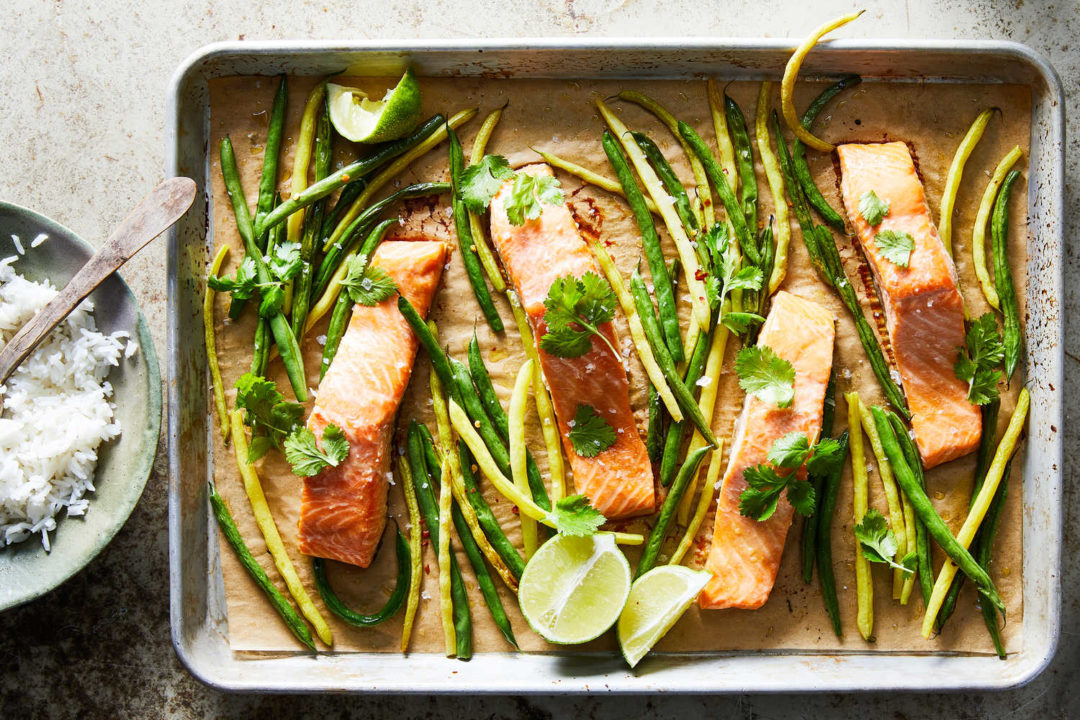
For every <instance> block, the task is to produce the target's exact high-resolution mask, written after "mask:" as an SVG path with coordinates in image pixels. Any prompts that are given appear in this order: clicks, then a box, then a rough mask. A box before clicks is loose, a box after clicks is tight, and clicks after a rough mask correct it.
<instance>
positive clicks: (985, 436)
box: [927, 398, 1001, 632]
mask: <svg viewBox="0 0 1080 720" xmlns="http://www.w3.org/2000/svg"><path fill="white" fill-rule="evenodd" d="M979 410H980V413H981V414H982V429H983V430H982V435H981V436H980V437H979V449H978V450H977V451H976V454H975V483H974V485H973V486H972V488H971V500H970V501H969V502H968V507H969V508H970V507H971V505H973V504H974V503H975V498H976V497H978V495H979V490H981V489H982V486H983V482H984V481H985V480H986V473H987V472H988V471H989V470H990V463H992V462H993V460H994V452H995V450H997V442H996V441H995V438H996V437H997V420H998V413H999V411H1000V410H1001V400H1000V399H998V398H995V399H994V400H993V401H991V402H989V403H987V404H986V405H983V406H982V407H980V408H979ZM995 497H996V495H995ZM963 584H964V576H963V575H957V576H956V577H955V578H953V582H952V585H950V586H949V593H948V595H946V596H945V600H944V602H942V604H941V609H940V610H938V614H937V618H935V622H934V625H935V627H936V628H937V629H938V631H939V632H940V631H941V628H943V627H945V623H946V622H948V620H949V618H950V617H951V616H952V614H953V611H954V610H955V609H956V601H957V598H958V597H959V595H960V588H961V586H962V585H963ZM931 588H933V581H931ZM929 602H930V601H929V600H927V604H929Z"/></svg>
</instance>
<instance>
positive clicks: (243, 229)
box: [221, 136, 307, 402]
mask: <svg viewBox="0 0 1080 720" xmlns="http://www.w3.org/2000/svg"><path fill="white" fill-rule="evenodd" d="M221 175H222V177H223V178H224V181H225V188H226V190H227V191H228V193H229V197H230V198H231V200H232V205H233V212H234V213H235V214H236V226H237V229H238V230H239V231H240V237H241V238H243V240H244V246H245V250H246V252H247V254H248V255H251V256H252V258H253V259H254V260H255V270H256V274H257V276H258V280H259V282H260V283H261V284H263V285H269V284H270V283H271V277H270V271H269V270H268V269H267V267H266V261H265V260H264V259H263V254H262V252H261V251H260V250H259V248H258V246H257V245H256V244H255V233H254V232H253V229H252V224H251V215H250V214H249V212H248V207H247V200H246V199H245V198H244V189H243V187H242V186H241V185H240V173H239V170H238V169H237V167H236V156H235V155H234V154H233V147H232V142H231V141H230V140H229V138H228V136H226V137H225V138H224V139H223V140H222V141H221ZM284 205H285V203H282V205H279V206H278V207H283V206H284ZM269 321H270V330H271V332H272V334H273V336H274V342H275V343H277V346H278V352H279V353H280V354H281V361H282V363H284V365H285V372H286V373H287V374H288V376H289V382H290V383H291V384H292V388H293V393H294V394H295V395H296V399H297V400H299V401H300V402H305V401H306V400H307V377H306V376H305V374H304V358H303V355H301V353H300V346H299V344H297V342H296V336H295V335H293V333H292V328H290V327H289V323H288V321H287V320H286V319H285V316H284V315H282V314H281V312H280V311H279V312H277V313H275V314H274V315H273V316H272V317H270V318H269Z"/></svg>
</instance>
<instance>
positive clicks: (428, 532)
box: [420, 528, 431, 540]
mask: <svg viewBox="0 0 1080 720" xmlns="http://www.w3.org/2000/svg"><path fill="white" fill-rule="evenodd" d="M420 537H422V538H424V539H425V540H427V539H428V538H429V537H431V531H429V530H428V529H427V528H424V532H422V533H420Z"/></svg>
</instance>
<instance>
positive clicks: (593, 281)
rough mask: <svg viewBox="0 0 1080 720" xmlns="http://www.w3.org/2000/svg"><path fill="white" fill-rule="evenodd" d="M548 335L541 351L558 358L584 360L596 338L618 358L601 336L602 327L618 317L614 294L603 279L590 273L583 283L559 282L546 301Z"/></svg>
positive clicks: (570, 279)
mask: <svg viewBox="0 0 1080 720" xmlns="http://www.w3.org/2000/svg"><path fill="white" fill-rule="evenodd" d="M544 307H545V308H546V309H547V312H545V313H544V322H545V323H547V331H546V332H545V333H544V335H543V336H542V337H541V338H540V347H541V348H542V349H543V350H544V351H545V352H549V353H551V354H552V355H555V356H557V357H581V356H582V355H584V354H585V353H587V352H589V350H590V349H591V348H592V340H591V338H590V336H592V335H596V336H597V337H599V338H600V339H601V340H603V341H604V343H605V344H606V345H607V346H608V347H609V348H610V349H611V352H613V353H615V355H618V354H619V353H618V351H617V350H615V347H614V346H613V345H612V344H611V341H610V340H608V338H607V336H606V335H604V334H603V333H602V332H600V329H599V326H600V325H603V324H604V323H606V322H610V321H611V319H612V318H613V317H615V291H614V290H612V289H611V286H610V285H609V284H608V283H607V281H606V280H604V279H603V278H602V277H600V276H599V275H597V274H596V273H594V272H587V273H585V274H584V275H582V276H581V278H580V279H577V278H575V277H573V276H572V275H567V276H566V277H561V278H556V279H555V281H554V282H553V283H551V287H550V288H549V289H548V294H547V297H546V298H545V299H544Z"/></svg>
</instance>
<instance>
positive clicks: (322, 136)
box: [277, 108, 334, 337]
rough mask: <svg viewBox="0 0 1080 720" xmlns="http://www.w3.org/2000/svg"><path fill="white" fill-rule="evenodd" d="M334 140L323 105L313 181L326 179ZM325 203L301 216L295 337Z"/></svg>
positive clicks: (304, 309)
mask: <svg viewBox="0 0 1080 720" xmlns="http://www.w3.org/2000/svg"><path fill="white" fill-rule="evenodd" d="M333 143H334V133H333V130H332V129H331V128H330V113H329V111H328V110H327V109H326V108H323V112H322V115H320V116H319V120H318V125H317V126H316V129H315V170H314V173H315V182H319V181H321V180H323V179H325V178H326V176H327V175H329V174H330V164H331V162H332V161H333V152H334V145H333ZM326 204H327V203H326V198H323V199H322V200H319V201H318V202H316V203H315V204H313V205H312V206H311V211H310V212H308V213H307V214H305V215H304V226H303V234H302V235H301V240H300V261H301V265H300V276H299V277H298V278H297V281H296V283H295V291H294V292H293V306H292V313H291V316H290V319H291V320H292V329H293V335H296V336H297V337H300V336H301V335H303V334H304V323H305V322H306V321H307V315H308V308H309V307H311V284H312V281H313V279H314V274H315V253H316V252H317V251H318V248H319V239H320V236H321V235H320V233H321V229H322V221H323V216H324V214H325V212H326ZM283 224H284V223H279V224H278V226H277V229H280V228H281V227H282V225H283Z"/></svg>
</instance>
